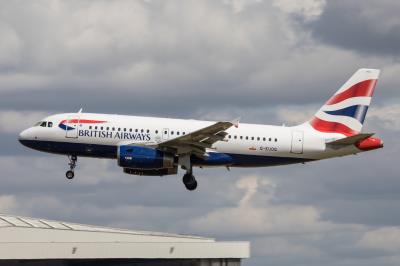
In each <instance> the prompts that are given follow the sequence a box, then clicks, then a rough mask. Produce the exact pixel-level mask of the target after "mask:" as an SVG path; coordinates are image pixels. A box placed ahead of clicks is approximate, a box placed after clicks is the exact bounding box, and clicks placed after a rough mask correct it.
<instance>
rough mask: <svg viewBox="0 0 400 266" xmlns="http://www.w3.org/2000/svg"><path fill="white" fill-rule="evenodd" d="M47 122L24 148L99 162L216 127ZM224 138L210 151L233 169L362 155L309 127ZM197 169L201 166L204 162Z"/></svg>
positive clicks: (129, 120) (98, 118) (83, 118)
mask: <svg viewBox="0 0 400 266" xmlns="http://www.w3.org/2000/svg"><path fill="white" fill-rule="evenodd" d="M43 121H44V122H46V125H45V126H43V124H42V126H41V125H36V126H34V127H31V128H29V129H27V130H25V131H24V132H22V133H21V135H20V141H21V142H22V143H23V144H24V145H26V146H28V147H31V148H33V149H37V150H41V151H45V152H50V153H57V154H66V155H71V154H75V155H78V156H88V157H97V158H102V157H104V158H117V148H118V146H120V145H148V146H151V145H157V144H158V143H160V142H163V141H167V140H171V139H174V138H177V137H180V136H182V135H186V134H189V133H191V132H194V131H196V130H199V129H201V128H204V127H207V126H210V125H212V124H214V123H215V122H212V121H199V120H187V119H170V118H155V117H139V116H126V115H109V114H91V113H67V114H57V115H53V116H49V117H47V118H45V119H44V120H43ZM65 121H66V122H65ZM50 123H51V126H50ZM226 133H227V136H226V137H225V139H224V140H222V141H218V142H216V143H215V144H214V145H213V146H212V147H211V148H209V149H207V151H208V152H217V153H224V154H229V155H232V156H234V157H235V163H234V164H232V165H231V166H241V167H251V166H271V165H279V164H289V163H299V162H305V161H310V160H319V159H325V158H331V157H337V156H344V155H349V154H355V153H358V152H361V150H359V149H357V147H355V146H354V145H351V146H344V147H343V148H340V149H331V148H329V147H327V145H326V142H327V141H331V140H335V139H339V138H343V135H342V134H338V133H321V132H318V131H316V130H314V129H313V128H311V127H310V126H308V125H307V124H304V125H300V126H296V127H285V126H270V125H259V124H246V123H240V124H239V125H238V126H237V127H231V128H229V129H227V130H226ZM197 165H198V166H202V165H201V162H200V163H197ZM204 166H207V165H204Z"/></svg>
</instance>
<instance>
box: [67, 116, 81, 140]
mask: <svg viewBox="0 0 400 266" xmlns="http://www.w3.org/2000/svg"><path fill="white" fill-rule="evenodd" d="M65 126H66V127H65V137H66V138H78V127H79V116H76V115H75V116H70V117H68V119H67V121H65Z"/></svg>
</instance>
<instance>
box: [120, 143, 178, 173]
mask: <svg viewBox="0 0 400 266" xmlns="http://www.w3.org/2000/svg"><path fill="white" fill-rule="evenodd" d="M118 165H119V166H121V167H124V168H130V169H142V170H143V169H147V170H154V169H168V168H174V167H175V160H174V156H173V155H171V154H167V153H165V152H163V151H160V150H157V149H153V148H148V147H141V146H130V145H122V146H119V147H118Z"/></svg>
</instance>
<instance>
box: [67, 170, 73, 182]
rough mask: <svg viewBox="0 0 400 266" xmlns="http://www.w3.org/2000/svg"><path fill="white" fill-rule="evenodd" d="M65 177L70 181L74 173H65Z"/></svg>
mask: <svg viewBox="0 0 400 266" xmlns="http://www.w3.org/2000/svg"><path fill="white" fill-rule="evenodd" d="M65 176H66V177H67V178H68V179H70V180H71V179H73V178H74V176H75V173H74V171H71V170H69V171H67V172H66V173H65Z"/></svg>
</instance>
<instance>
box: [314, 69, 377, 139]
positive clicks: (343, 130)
mask: <svg viewBox="0 0 400 266" xmlns="http://www.w3.org/2000/svg"><path fill="white" fill-rule="evenodd" d="M379 72H380V70H379V69H365V68H362V69H359V70H357V72H356V73H354V75H353V76H352V77H351V78H350V79H349V80H348V81H347V82H346V83H345V84H344V85H343V86H342V87H341V88H340V89H339V90H338V91H337V92H336V93H335V94H334V95H333V96H332V97H331V98H330V99H329V100H328V101H327V102H326V103H325V105H324V106H322V107H321V109H319V111H318V112H317V113H316V114H315V115H314V117H313V118H312V119H311V120H310V121H308V123H309V124H310V125H311V126H312V127H313V128H314V129H315V130H317V131H320V132H325V133H340V134H344V135H346V136H352V135H356V134H358V133H360V132H361V129H362V126H363V123H364V119H365V115H366V114H367V110H368V107H369V105H370V103H371V99H372V96H373V94H374V89H375V85H376V82H377V81H378V76H379Z"/></svg>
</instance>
